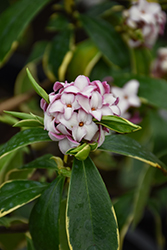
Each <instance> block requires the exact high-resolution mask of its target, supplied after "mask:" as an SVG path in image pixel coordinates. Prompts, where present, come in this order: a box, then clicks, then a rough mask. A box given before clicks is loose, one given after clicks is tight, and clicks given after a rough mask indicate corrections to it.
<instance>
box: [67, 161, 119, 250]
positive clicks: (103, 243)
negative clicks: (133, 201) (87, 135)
mask: <svg viewBox="0 0 167 250" xmlns="http://www.w3.org/2000/svg"><path fill="white" fill-rule="evenodd" d="M76 190H77V192H76ZM66 229H67V236H68V241H69V245H70V249H73V250H78V249H80V250H85V249H90V250H91V249H99V250H100V249H110V250H117V249H118V244H119V243H118V241H119V235H118V226H117V223H116V217H115V212H114V209H113V206H112V203H111V200H110V197H109V194H108V192H107V190H106V187H105V185H104V183H103V181H102V178H101V176H100V174H99V172H98V170H97V168H96V167H95V165H94V164H93V162H92V161H91V159H90V158H87V159H86V160H85V161H79V160H77V159H74V163H73V168H72V175H71V180H70V187H69V193H68V201H67V218H66Z"/></svg>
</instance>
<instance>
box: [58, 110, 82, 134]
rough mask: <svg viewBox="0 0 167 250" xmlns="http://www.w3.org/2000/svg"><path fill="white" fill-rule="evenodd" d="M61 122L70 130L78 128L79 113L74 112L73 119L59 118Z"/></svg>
mask: <svg viewBox="0 0 167 250" xmlns="http://www.w3.org/2000/svg"><path fill="white" fill-rule="evenodd" d="M59 121H60V122H61V123H62V124H63V125H64V126H65V127H66V128H67V129H69V130H72V129H73V127H74V126H78V120H77V113H76V112H73V114H72V116H71V118H70V119H69V120H66V119H65V117H64V115H61V116H60V117H59Z"/></svg>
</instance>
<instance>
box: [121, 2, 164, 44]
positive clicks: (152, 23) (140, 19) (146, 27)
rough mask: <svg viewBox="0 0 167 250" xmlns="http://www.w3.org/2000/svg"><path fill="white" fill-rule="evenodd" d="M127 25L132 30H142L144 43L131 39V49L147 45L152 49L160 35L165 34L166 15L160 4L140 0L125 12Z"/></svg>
mask: <svg viewBox="0 0 167 250" xmlns="http://www.w3.org/2000/svg"><path fill="white" fill-rule="evenodd" d="M123 17H124V19H125V24H126V25H127V26H128V27H130V28H131V29H133V30H134V31H135V30H138V29H140V30H141V33H142V36H143V41H142V40H141V39H134V38H130V39H129V45H130V47H138V46H140V45H145V46H147V47H152V46H153V45H154V43H155V42H156V39H157V37H158V35H159V34H161V35H162V34H163V33H164V26H165V23H166V14H165V12H164V11H162V10H161V6H160V5H159V4H158V3H153V2H147V1H146V0H138V1H135V2H134V3H133V5H132V6H131V7H130V8H129V9H128V10H125V11H124V12H123Z"/></svg>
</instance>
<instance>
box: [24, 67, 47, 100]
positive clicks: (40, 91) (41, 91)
mask: <svg viewBox="0 0 167 250" xmlns="http://www.w3.org/2000/svg"><path fill="white" fill-rule="evenodd" d="M27 74H28V77H29V80H30V82H31V84H32V86H33V88H34V89H35V91H36V92H37V94H38V95H39V96H41V97H42V98H43V99H44V100H45V101H46V102H47V103H49V96H48V94H47V93H46V91H45V90H44V89H43V88H42V87H40V86H39V84H38V83H37V82H36V81H35V79H34V78H33V76H32V75H31V73H30V71H29V69H28V68H27Z"/></svg>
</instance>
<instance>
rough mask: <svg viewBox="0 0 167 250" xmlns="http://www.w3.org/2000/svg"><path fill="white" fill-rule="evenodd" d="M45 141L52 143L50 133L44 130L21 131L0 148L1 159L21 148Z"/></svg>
mask: <svg viewBox="0 0 167 250" xmlns="http://www.w3.org/2000/svg"><path fill="white" fill-rule="evenodd" d="M43 141H51V139H50V138H49V136H48V132H47V131H46V130H44V129H42V128H31V129H26V130H24V131H20V132H19V133H17V134H16V135H14V136H13V137H12V138H11V139H10V140H9V141H8V142H6V143H5V144H3V145H2V146H1V147H0V159H1V158H2V157H4V156H5V155H7V154H9V153H10V152H13V151H15V150H17V149H19V148H21V147H24V146H27V145H30V144H32V143H36V142H43Z"/></svg>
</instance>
